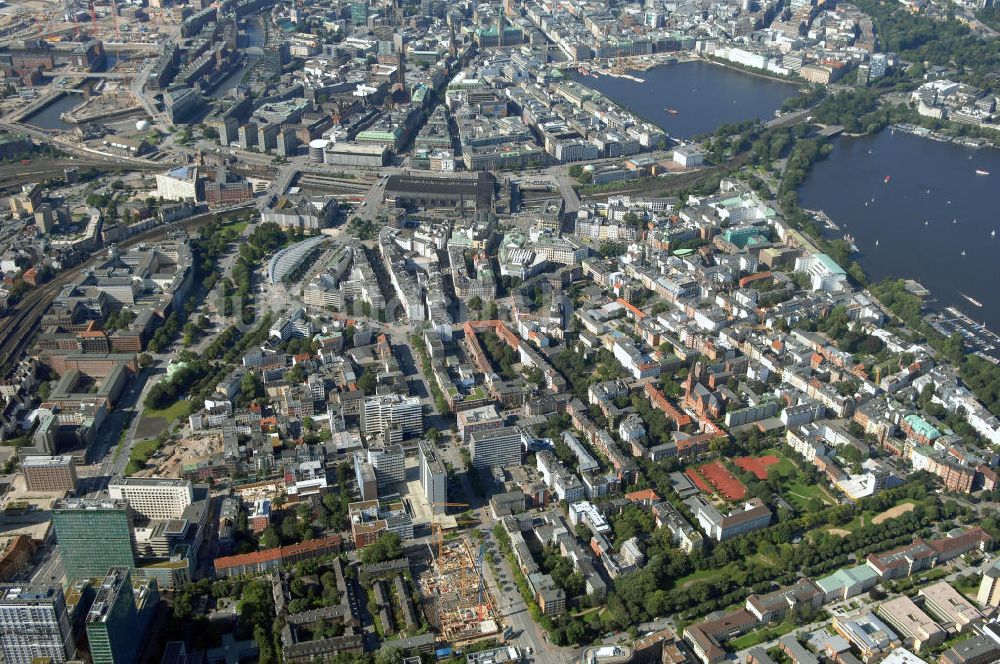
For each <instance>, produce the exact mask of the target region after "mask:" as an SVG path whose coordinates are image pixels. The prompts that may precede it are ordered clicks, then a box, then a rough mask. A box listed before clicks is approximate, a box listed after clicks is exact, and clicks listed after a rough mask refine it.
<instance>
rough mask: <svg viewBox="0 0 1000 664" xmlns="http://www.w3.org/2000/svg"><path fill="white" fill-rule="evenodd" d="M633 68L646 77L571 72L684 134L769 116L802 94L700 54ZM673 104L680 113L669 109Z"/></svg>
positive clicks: (685, 136)
mask: <svg viewBox="0 0 1000 664" xmlns="http://www.w3.org/2000/svg"><path fill="white" fill-rule="evenodd" d="M630 73H631V74H632V75H633V76H635V77H637V78H640V79H642V80H643V82H642V83H639V82H637V81H632V80H630V79H627V78H618V77H614V76H602V75H599V76H598V77H597V78H594V77H592V76H584V75H582V74H580V73H578V72H575V71H573V72H572V73H571V74H570V76H571V77H572V78H573V79H574V80H577V81H579V82H580V83H582V84H584V85H586V86H587V87H590V88H593V89H595V90H598V91H599V92H601V93H603V94H604V95H605V96H606V97H608V98H609V99H611V100H612V101H614V102H617V103H618V104H621V105H622V106H624V107H625V108H627V109H629V110H630V111H632V112H633V113H636V114H637V115H639V116H641V117H643V118H645V119H646V120H648V121H650V122H652V123H654V124H656V125H657V126H659V127H661V128H662V129H663V130H664V131H665V132H667V133H668V134H670V135H671V136H674V137H676V138H681V139H690V138H692V137H694V136H697V135H699V134H705V133H709V132H712V131H714V130H715V129H716V128H718V127H719V126H720V125H723V124H729V123H735V122H744V121H746V120H752V119H754V118H759V119H761V120H765V121H766V120H769V119H771V118H773V117H774V112H775V111H776V110H778V108H780V107H781V104H782V102H784V101H785V99H787V98H789V97H793V96H795V95H797V94H798V88H797V87H796V86H795V85H793V84H791V83H784V82H782V81H777V80H774V79H770V78H764V77H761V76H754V75H751V74H747V73H744V72H742V71H739V70H736V69H729V68H727V67H722V66H720V65H715V64H712V63H709V62H703V61H701V60H694V61H689V62H678V63H675V64H670V65H662V66H659V67H654V68H652V69H650V70H648V71H635V72H630ZM668 108H669V109H673V110H674V111H676V112H677V113H676V114H671V113H669V112H668V111H667V110H666V109H668Z"/></svg>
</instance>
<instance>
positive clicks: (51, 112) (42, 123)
mask: <svg viewBox="0 0 1000 664" xmlns="http://www.w3.org/2000/svg"><path fill="white" fill-rule="evenodd" d="M81 102H83V97H82V96H81V95H78V94H70V93H64V94H63V95H61V96H60V97H59V98H58V99H56V100H55V101H53V102H51V103H50V104H49V105H47V106H45V107H44V108H42V109H41V110H40V111H35V112H34V113H32V114H31V115H29V116H28V117H26V118H24V119H23V120H22V121H23V122H24V123H25V124H30V125H33V126H35V127H38V128H39V129H73V127H74V125H72V124H70V123H68V122H64V121H63V120H62V118H60V117H59V116H60V115H62V114H63V113H65V112H67V111H71V110H73V109H74V108H76V107H77V106H79V105H80V103H81Z"/></svg>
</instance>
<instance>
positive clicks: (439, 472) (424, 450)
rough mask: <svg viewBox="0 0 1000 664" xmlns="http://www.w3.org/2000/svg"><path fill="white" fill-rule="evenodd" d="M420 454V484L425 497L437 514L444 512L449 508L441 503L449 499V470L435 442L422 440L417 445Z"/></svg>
mask: <svg viewBox="0 0 1000 664" xmlns="http://www.w3.org/2000/svg"><path fill="white" fill-rule="evenodd" d="M417 449H418V454H419V456H420V458H419V462H420V486H421V488H422V489H423V491H424V497H425V498H426V499H427V502H428V504H430V506H431V511H433V512H434V513H435V514H444V512H445V510H446V509H447V508H446V507H445V506H444V505H442V504H441V503H445V502H447V501H448V471H447V469H446V468H445V466H444V463H443V462H442V461H441V459H440V458H438V454H437V450H436V449H434V443H432V442H431V441H429V440H424V441H421V442H420V444H419V445H418V446H417Z"/></svg>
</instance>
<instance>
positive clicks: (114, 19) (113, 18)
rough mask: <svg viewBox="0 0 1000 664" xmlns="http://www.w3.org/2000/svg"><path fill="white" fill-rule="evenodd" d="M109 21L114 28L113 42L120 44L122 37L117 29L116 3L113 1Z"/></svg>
mask: <svg viewBox="0 0 1000 664" xmlns="http://www.w3.org/2000/svg"><path fill="white" fill-rule="evenodd" d="M111 21H112V24H113V25H114V27H115V41H116V42H118V43H121V41H122V35H121V32H120V31H119V29H118V3H116V2H115V0H111Z"/></svg>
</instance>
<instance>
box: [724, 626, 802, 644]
mask: <svg viewBox="0 0 1000 664" xmlns="http://www.w3.org/2000/svg"><path fill="white" fill-rule="evenodd" d="M793 629H795V623H792V622H782V623H778V624H777V625H773V626H770V627H765V628H764V629H758V630H754V631H753V632H750V633H749V634H744V635H743V636H741V637H739V638H738V639H733V640H732V641H730V642H729V647H730V649H732V650H743V649H744V648H752V647H753V646H756V645H759V644H761V643H764V642H766V641H771V640H772V639H776V638H778V637H780V636H784V635H785V634H788V633H789V632H791V631H792V630H793Z"/></svg>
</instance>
